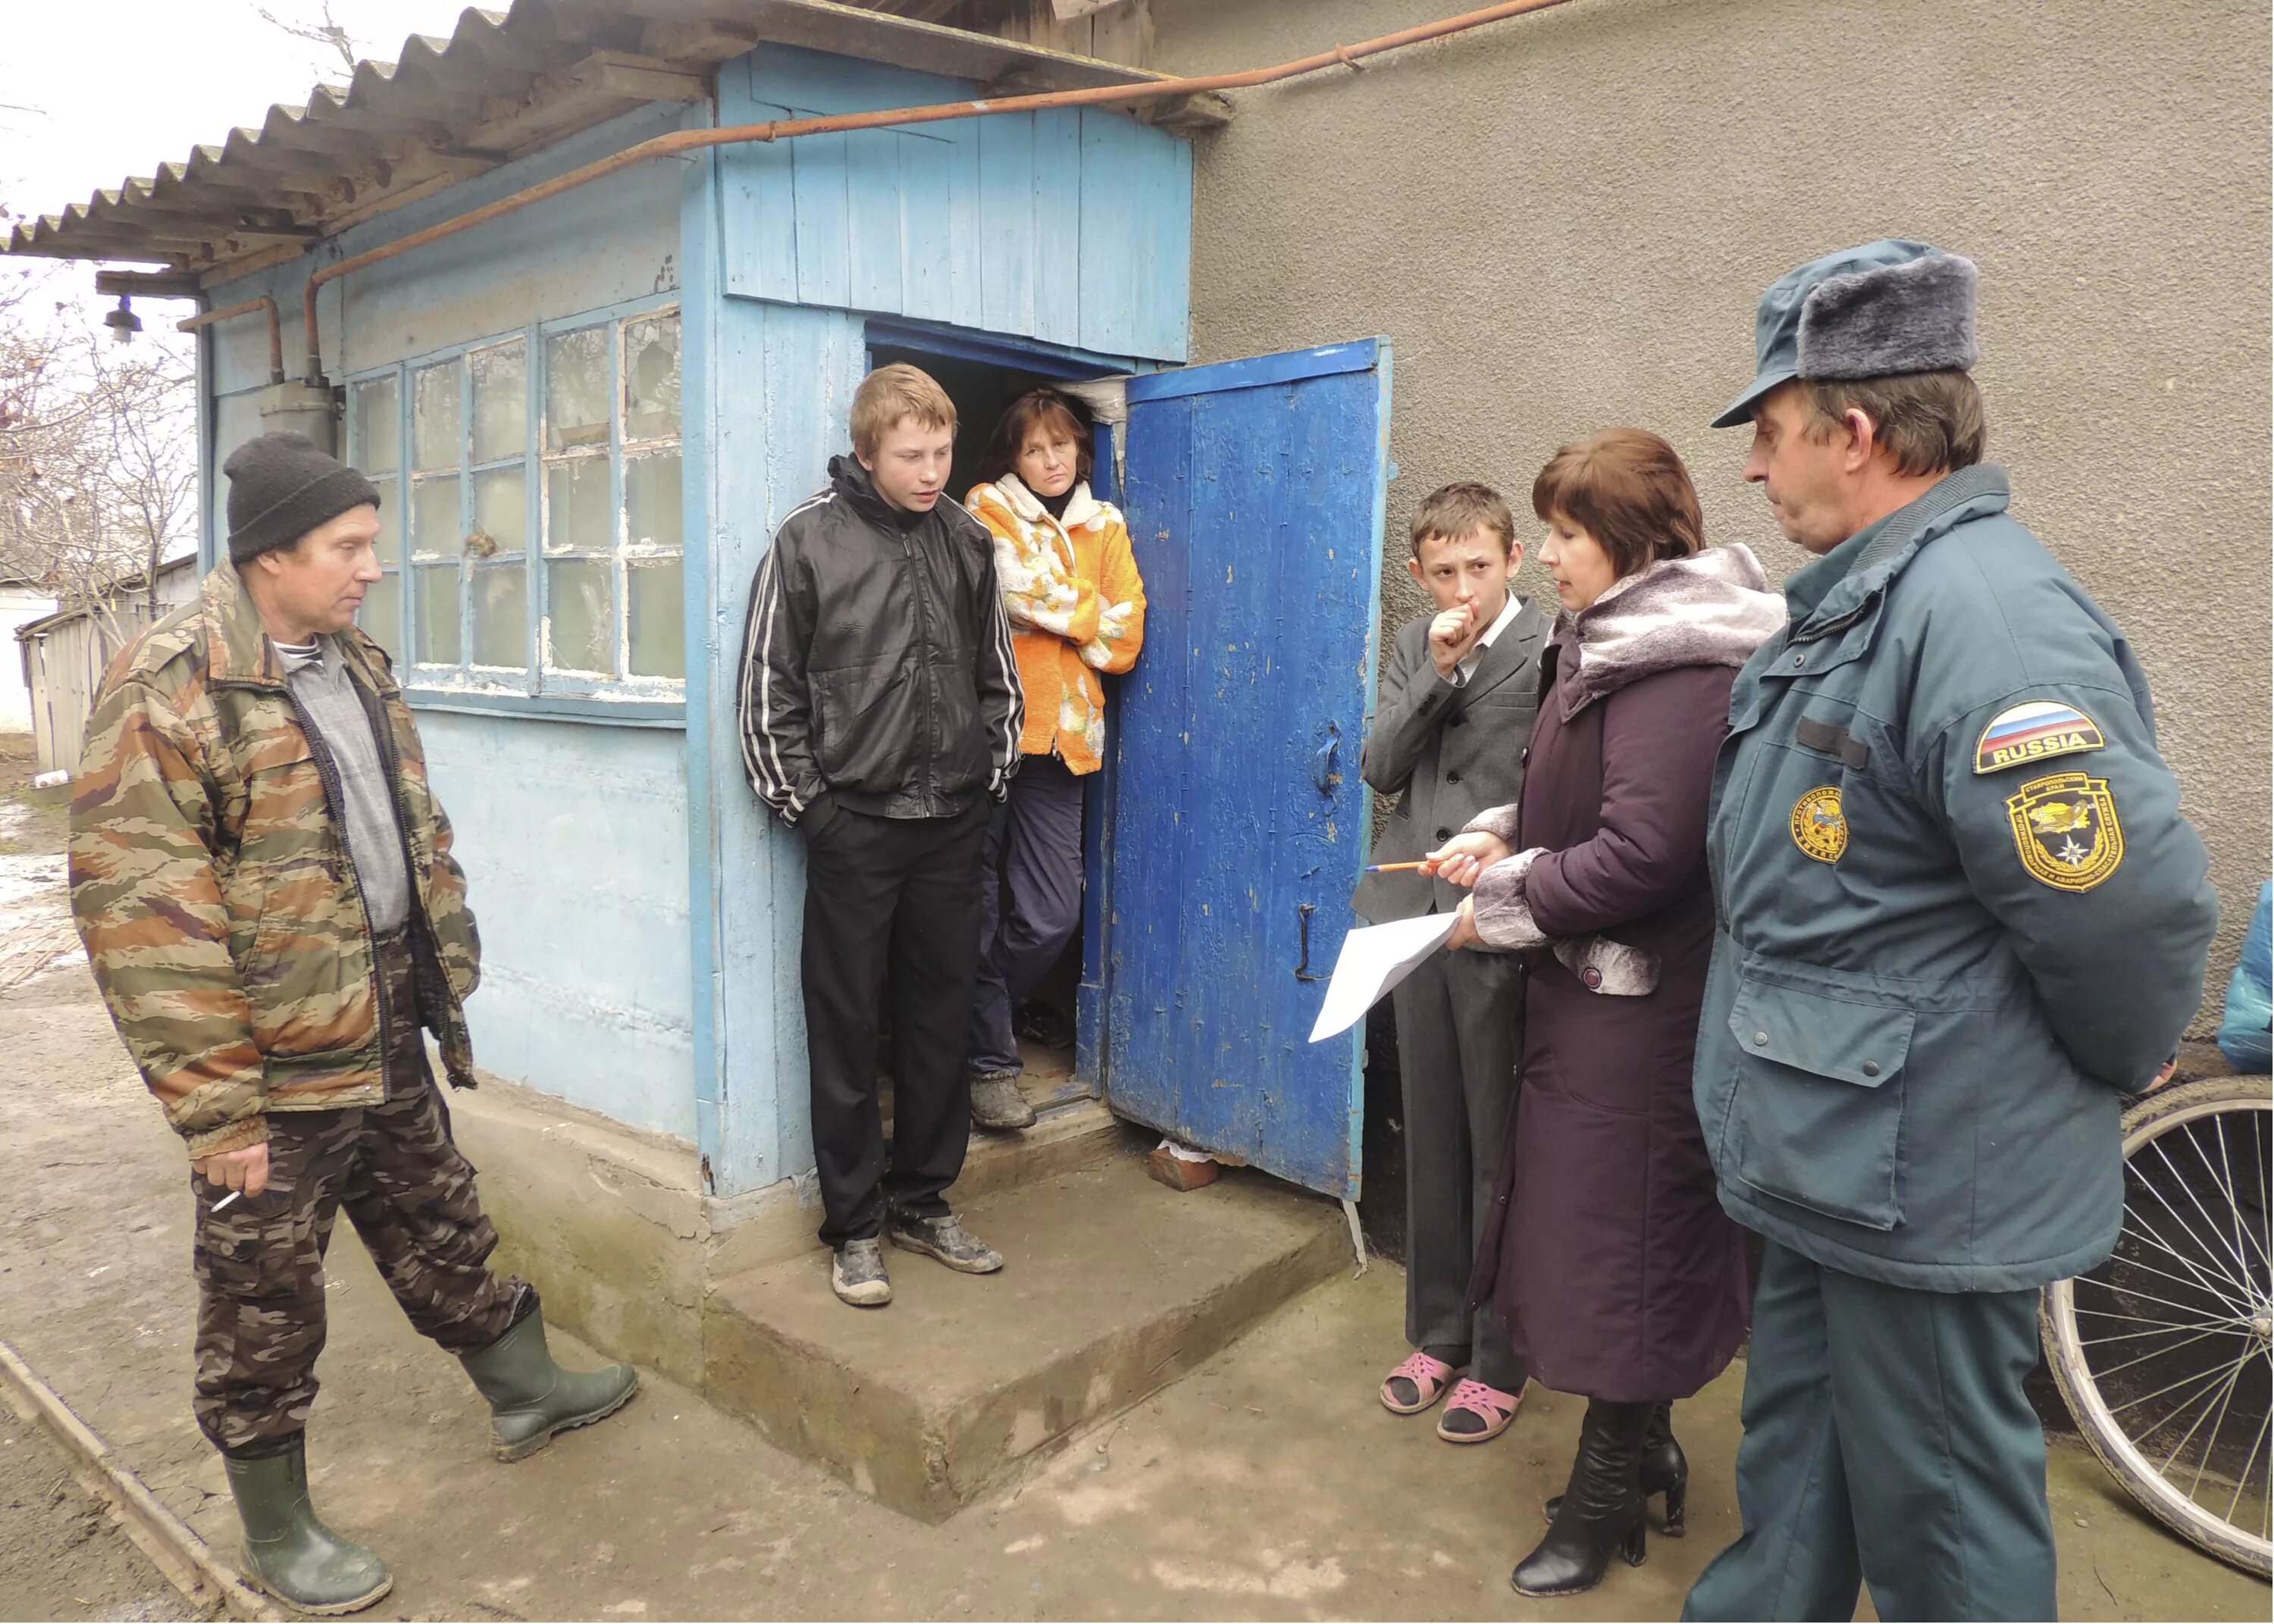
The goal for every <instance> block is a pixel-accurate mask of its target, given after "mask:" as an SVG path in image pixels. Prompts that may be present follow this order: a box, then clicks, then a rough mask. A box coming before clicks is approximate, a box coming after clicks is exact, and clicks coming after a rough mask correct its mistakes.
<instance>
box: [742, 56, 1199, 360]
mask: <svg viewBox="0 0 2274 1624" xmlns="http://www.w3.org/2000/svg"><path fill="white" fill-rule="evenodd" d="M973 94H975V86H971V85H968V84H966V83H964V82H963V81H961V80H959V79H937V78H933V77H931V76H930V75H928V74H922V73H911V72H907V71H901V70H898V69H889V68H881V67H877V66H874V65H872V64H866V63H856V62H852V61H848V60H847V59H845V58H843V57H838V56H822V55H819V54H817V53H815V52H811V51H801V50H793V49H783V48H773V49H767V50H764V51H761V52H755V53H753V54H752V55H750V56H745V57H742V58H741V59H740V60H738V61H735V62H732V63H729V64H727V65H726V66H725V67H724V68H722V69H721V70H720V71H719V120H720V122H721V123H723V124H757V123H763V122H765V121H767V120H769V119H778V118H797V117H811V116H813V115H816V114H822V113H850V112H869V111H873V110H875V109H879V108H891V107H910V106H916V105H921V104H923V103H928V102H954V101H960V100H964V99H967V98H968V97H970V96H972V95H973ZM719 184H720V203H721V220H722V238H721V246H722V249H723V256H724V257H723V267H724V274H723V277H722V283H723V290H724V291H725V292H727V293H729V294H735V295H740V296H742V297H749V298H762V299H773V300H777V301H779V302H780V303H783V304H795V305H823V306H826V307H828V308H832V309H840V310H857V311H864V312H877V313H878V314H885V315H899V316H909V317H915V318H917V319H920V320H930V321H940V322H946V323H951V324H953V325H954V326H957V327H970V328H973V329H975V330H978V331H983V332H990V333H999V334H1005V335H1011V336H1014V337H1020V338H1038V339H1042V340H1044V341H1046V342H1051V343H1057V344H1068V345H1077V346H1079V347H1081V348H1082V349H1085V350H1096V351H1097V352H1099V353H1101V354H1105V355H1127V356H1142V357H1147V358H1148V359H1151V360H1161V361H1181V360H1183V359H1184V358H1185V353H1186V327H1187V325H1188V321H1187V312H1188V307H1189V305H1190V302H1191V299H1190V285H1189V282H1190V273H1191V265H1192V234H1193V211H1192V191H1193V188H1192V149H1191V147H1188V146H1186V144H1185V143H1184V142H1183V141H1181V140H1178V139H1177V138H1176V137H1174V136H1171V135H1168V134H1165V133H1163V132H1161V131H1158V130H1155V129H1152V128H1149V127H1148V126H1147V125H1144V124H1138V123H1137V122H1136V121H1135V120H1133V119H1132V118H1130V117H1126V115H1124V114H1120V113H1114V112H1110V111H1106V110H1103V109H1065V110H1060V111H1056V112H1047V113H1020V114H1013V115H1009V116H1005V117H994V118H978V119H968V120H960V121H957V122H954V123H950V124H917V125H913V126H911V127H909V128H907V129H902V130H868V131H859V132H853V133H851V134H846V135H828V136H808V137H804V138H802V139H798V140H795V141H790V142H785V143H783V144H781V145H779V146H748V147H730V148H727V149H726V150H725V151H724V153H723V154H722V156H721V157H720V160H719Z"/></svg>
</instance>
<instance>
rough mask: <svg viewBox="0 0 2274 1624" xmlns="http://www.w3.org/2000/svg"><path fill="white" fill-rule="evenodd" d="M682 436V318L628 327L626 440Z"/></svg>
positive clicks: (631, 323)
mask: <svg viewBox="0 0 2274 1624" xmlns="http://www.w3.org/2000/svg"><path fill="white" fill-rule="evenodd" d="M678 432H679V318H678V316H677V315H675V314H674V315H669V316H653V317H651V318H649V319H648V320H644V321H627V322H626V323H624V438H625V439H626V440H661V439H663V438H665V437H666V436H667V435H672V434H676V433H678Z"/></svg>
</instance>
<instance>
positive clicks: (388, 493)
mask: <svg viewBox="0 0 2274 1624" xmlns="http://www.w3.org/2000/svg"><path fill="white" fill-rule="evenodd" d="M371 483H372V487H373V489H374V490H376V491H377V492H379V538H378V539H377V540H376V541H374V542H373V543H372V546H373V549H374V550H375V551H376V552H377V553H379V567H380V568H381V569H393V568H395V566H396V565H397V564H400V563H401V562H403V502H402V494H403V493H402V492H400V491H398V490H397V489H395V476H394V475H392V474H389V475H388V477H385V478H383V479H373V481H372V482H371Z"/></svg>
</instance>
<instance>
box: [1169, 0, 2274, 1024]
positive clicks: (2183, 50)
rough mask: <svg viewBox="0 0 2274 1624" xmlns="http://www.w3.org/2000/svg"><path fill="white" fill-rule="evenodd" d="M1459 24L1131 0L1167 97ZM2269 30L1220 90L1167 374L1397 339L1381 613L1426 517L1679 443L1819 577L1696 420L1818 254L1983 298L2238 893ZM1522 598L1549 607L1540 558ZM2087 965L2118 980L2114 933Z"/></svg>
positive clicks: (1494, 51) (1915, 24) (2014, 34)
mask: <svg viewBox="0 0 2274 1624" xmlns="http://www.w3.org/2000/svg"><path fill="white" fill-rule="evenodd" d="M1459 9H1462V8H1461V4H1460V0H1154V15H1155V21H1156V29H1157V33H1156V41H1157V53H1156V62H1155V65H1156V67H1159V68H1161V69H1163V70H1165V71H1169V72H1172V73H1200V72H1221V71H1231V70H1235V69H1240V68H1249V67H1260V66H1263V65H1265V64H1271V63H1276V62H1282V61H1285V60H1288V59H1290V58H1291V57H1294V56H1303V55H1307V54H1309V53H1311V52H1314V51H1318V50H1323V49H1329V48H1331V47H1332V46H1333V45H1335V44H1336V43H1337V42H1338V41H1340V42H1349V41H1357V40H1361V39H1367V38H1371V37H1374V36H1375V35H1378V34H1387V33H1389V32H1391V31H1393V30H1395V29H1398V28H1404V27H1408V26H1412V25H1414V24H1416V23H1419V22H1425V21H1429V20H1433V19H1435V18H1438V17H1442V16H1446V15H1449V14H1450V13H1452V12H1453V11H1457V10H1459ZM2268 98H2269V26H2268V15H2267V11H2266V8H2265V6H2264V4H2263V0H2188V3H2187V4H2180V5H2174V4H2169V3H2168V0H2029V3H2026V4H2025V3H2023V0H1992V4H1983V3H1982V0H1904V4H1901V5H1891V4H1885V0H1577V3H1576V4H1570V5H1566V6H1561V7H1558V8H1556V9H1555V10H1553V11H1546V12H1543V13H1540V14H1538V15H1536V16H1532V17H1527V18H1523V19H1517V20H1514V21H1510V22H1503V23H1499V24H1495V25H1492V26H1488V27H1487V28H1484V29H1480V30H1478V31H1474V32H1472V33H1469V34H1461V35H1456V36H1454V37H1453V38H1451V39H1449V40H1446V41H1439V42H1436V43H1434V44H1431V45H1427V46H1421V47H1418V48H1416V49H1412V50H1408V51H1405V52H1402V53H1398V54H1395V55H1392V56H1383V57H1378V58H1375V59H1374V60H1373V61H1371V62H1369V63H1368V64H1367V66H1366V68H1365V70H1364V71H1362V72H1351V71H1347V70H1339V69H1338V70H1336V71H1333V72H1330V73H1326V74H1321V75H1317V76H1314V77H1312V78H1310V79H1299V80H1295V81H1292V82H1291V83H1288V84H1285V85H1281V86H1270V87H1267V88H1263V89H1259V90H1250V91H1245V92H1241V93H1239V94H1238V95H1236V96H1235V98H1234V101H1235V102H1236V104H1237V115H1236V117H1235V118H1234V120H1233V122H1232V123H1231V126H1230V127H1229V128H1227V129H1225V130H1224V131H1221V132H1214V133H1211V134H1209V135H1206V136H1203V137H1201V139H1200V140H1199V142H1198V144H1197V147H1196V158H1197V162H1196V163H1195V166H1194V167H1195V176H1196V179H1195V184H1196V192H1197V196H1196V199H1195V210H1196V221H1195V228H1194V234H1193V359H1194V360H1196V361H1207V360H1219V359H1224V358H1226V357H1233V356H1240V355H1248V354H1254V353H1256V352H1259V351H1264V350H1284V349H1288V348H1292V347H1296V346H1299V345H1307V344H1314V343H1322V342H1329V341H1332V340H1337V339H1345V338H1353V337H1359V336H1364V335H1374V334H1382V335H1388V336H1389V338H1390V339H1391V340H1392V341H1393V342H1394V344H1395V346H1396V350H1395V353H1396V364H1395V365H1396V370H1395V390H1396V398H1395V402H1394V407H1393V416H1392V420H1391V443H1392V448H1393V455H1394V456H1395V457H1396V459H1397V462H1398V463H1399V465H1400V467H1401V470H1402V473H1401V477H1399V478H1398V480H1397V482H1396V483H1395V484H1393V485H1391V486H1390V497H1389V534H1388V536H1387V537H1386V538H1385V539H1384V544H1383V551H1384V555H1385V563H1386V566H1387V568H1385V572H1384V575H1385V585H1386V593H1385V603H1386V605H1387V607H1386V609H1385V617H1386V619H1387V620H1389V623H1390V624H1391V625H1393V626H1394V625H1395V624H1396V623H1397V621H1398V620H1402V619H1403V618H1404V616H1405V615H1407V614H1409V613H1414V612H1415V611H1417V610H1418V609H1419V607H1420V605H1421V599H1420V598H1419V593H1418V591H1417V590H1416V589H1415V588H1414V586H1413V585H1412V583H1411V582H1410V581H1409V580H1408V579H1407V578H1406V576H1405V574H1404V555H1405V542H1404V537H1405V526H1406V523H1407V518H1408V515H1410V513H1411V511H1412V507H1413V505H1414V504H1415V503H1416V502H1418V501H1419V500H1420V498H1421V497H1422V496H1424V495H1426V494H1427V492H1429V491H1431V490H1433V489H1434V488H1435V487H1436V486H1437V485H1441V484H1442V483H1444V482H1445V481H1447V480H1449V479H1455V478H1463V477H1471V478H1482V479H1485V480H1487V481H1488V482H1490V483H1492V484H1494V485H1496V486H1497V487H1498V488H1499V489H1501V490H1502V492H1503V493H1505V494H1506V495H1507V496H1508V497H1509V498H1510V505H1511V506H1512V507H1513V508H1515V509H1516V510H1517V517H1518V521H1519V526H1518V535H1519V537H1520V538H1525V539H1527V540H1531V539H1532V538H1536V535H1537V527H1536V526H1535V525H1534V524H1533V523H1532V517H1531V511H1530V508H1531V498H1530V493H1531V487H1532V476H1533V475H1534V474H1535V473H1536V472H1537V471H1538V470H1539V469H1540V465H1541V464H1542V463H1544V462H1546V461H1547V458H1548V457H1549V455H1552V454H1553V453H1554V451H1555V448H1556V447H1558V446H1559V445H1562V443H1564V442H1565V441H1567V440H1572V439H1574V438H1577V436H1579V435H1581V434H1583V433H1585V432H1589V431H1591V430H1593V429H1597V428H1600V427H1603V426H1606V425H1611V424H1622V423H1623V424H1632V425H1637V426H1639V427H1644V428H1648V429H1652V430H1653V431H1655V432H1659V433H1660V434H1663V435H1665V436H1666V437H1667V438H1668V440H1671V441H1673V443H1674V444H1675V447H1677V448H1678V449H1679V450H1680V451H1681V453H1682V455H1683V459H1684V460H1685V461H1686V462H1688V463H1689V465H1690V472H1691V475H1692V477H1694V478H1695V479H1696V481H1697V483H1698V491H1699V493H1700V495H1701V497H1702V499H1703V500H1704V504H1705V510H1706V532H1707V536H1706V538H1707V540H1708V542H1709V543H1712V542H1729V541H1742V542H1744V543H1746V544H1747V545H1750V546H1751V547H1752V548H1753V549H1754V551H1755V552H1757V553H1759V554H1760V556H1761V558H1762V560H1763V562H1764V563H1765V564H1766V565H1767V567H1768V568H1769V570H1770V573H1771V574H1772V575H1778V574H1783V573H1789V572H1790V571H1791V570H1792V569H1794V568H1798V566H1799V565H1800V564H1801V563H1802V562H1803V561H1804V555H1803V554H1802V553H1800V552H1799V550H1798V549H1796V548H1795V547H1793V546H1791V545H1789V544H1788V543H1787V542H1785V541H1784V539H1783V538H1781V536H1780V535H1779V534H1778V532H1777V530H1776V528H1775V526H1774V524H1773V523H1772V521H1771V519H1770V517H1769V513H1768V507H1767V503H1766V501H1765V500H1763V498H1762V497H1761V495H1760V494H1759V492H1757V491H1755V490H1753V489H1751V487H1749V486H1747V485H1745V484H1744V483H1743V478H1742V477H1741V469H1742V465H1743V460H1744V455H1745V450H1746V443H1747V435H1746V432H1745V431H1743V430H1725V431H1715V430H1712V429H1709V428H1707V427H1706V423H1707V421H1708V420H1709V419H1710V418H1711V417H1713V415H1714V413H1715V412H1717V411H1718V410H1721V407H1722V406H1724V405H1726V404H1727V403H1728V401H1729V399H1730V398H1731V397H1732V396H1733V395H1736V392H1737V391H1738V389H1739V388H1740V387H1742V386H1743V384H1744V383H1745V381H1746V380H1748V379H1750V378H1751V375H1752V358H1753V357H1752V331H1753V306H1754V302H1755V301H1756V299H1758V297H1759V295H1760V293H1761V290H1762V289H1764V288H1766V286H1767V285H1768V283H1769V282H1773V280H1775V278H1777V277H1778V276H1780V275H1781V274H1783V273H1784V272H1785V271H1787V270H1788V269H1790V268H1791V267H1794V266H1796V265H1797V264H1800V263H1801V262H1803V261H1804V260H1806V259H1812V258H1814V257H1815V256H1816V255H1818V254H1819V253H1823V252H1827V251H1829V250H1831V249H1834V248H1839V247H1844V246H1847V245H1849V244H1855V243H1860V242H1865V241H1869V240H1871V239H1872V238H1875V237H1888V236H1894V237H1922V238H1924V239H1925V240H1927V241H1929V242H1931V243H1934V244H1937V245H1939V246H1940V247H1944V248H1946V249H1949V250H1951V251H1953V252H1960V253H1963V254H1966V255H1968V256H1969V257H1970V258H1972V259H1975V260H1977V262H1978V263H1979V264H1980V266H1981V267H1982V312H1981V330H1982V347H1983V360H1982V365H1981V366H1980V368H1979V369H1978V371H1977V374H1976V375H1977V378H1978V380H1980V382H1981V385H1982V388H1983V393H1984V398H1985V401H1986V403H1987V410H1988V416H1989V425H1990V451H1989V455H1990V457H1991V459H1992V461H1995V462H2002V463H2004V464H2005V465H2006V466H2007V468H2009V469H2010V470H2012V472H2013V477H2014V492H2015V502H2014V512H2015V514H2016V515H2017V516H2018V517H2020V518H2021V519H2022V521H2023V522H2024V523H2028V524H2029V526H2030V527H2031V528H2032V529H2033V530H2035V531H2036V532H2037V535H2038V536H2039V537H2041V538H2043V539H2044V541H2045V543H2046V544H2047V545H2049V546H2051V547H2052V550H2053V551H2054V552H2055V553H2057V554H2059V557H2060V558H2061V560H2062V561H2063V562H2065V563H2066V564H2067V566H2068V567H2069V568H2070V569H2071V570H2073V571H2074V573H2075V574H2076V575H2078V576H2079V578H2081V579H2082V581H2083V582H2084V583H2085V584H2086V586H2087V587H2088V588H2089V589H2090V590H2091V591H2092V592H2093V593H2094V595H2095V596H2096V597H2097V598H2098V599H2099V600H2100V602H2101V603H2102V604H2103V605H2105V607H2106V608H2107V609H2108V611H2109V612H2110V613H2112V615H2113V616H2114V617H2115V618H2116V620H2118V621H2119V623H2120V624H2121V625H2122V626H2123V628H2125V630H2126V632H2127V634H2128V635H2130V636H2131V638H2132V640H2133V642H2134V643H2135V645H2136V646H2137V648H2138V649H2139V650H2140V653H2141V656H2142V659H2143V660H2144V661H2145V663H2146V665H2147V666H2148V670H2149V673H2150V678H2151V680H2153V682H2154V685H2155V690H2156V699H2157V722H2158V726H2159V728H2160V730H2161V737H2162V740H2163V743H2164V748H2165V752H2166V754H2167V755H2168V756H2169V758H2170V760H2171V762H2172V766H2173V767H2174V768H2175V769H2176V770H2177V771H2178V773H2179V776H2180V781H2181V783H2182V784H2183V785H2184V786H2185V790H2186V798H2187V801H2186V804H2187V812H2188V815H2189V816H2191V817H2193V819H2194V820H2195V823H2196V826H2197V827H2198V828H2200V829H2201V830H2202V832H2203V835H2204V837H2205V838H2206V839H2207V840H2208V842H2209V844H2210V850H2211V854H2212V862H2213V877H2214V878H2215V879H2216V881H2217V882H2218V888H2219V893H2220V897H2221V899H2222V903H2223V905H2224V906H2223V914H2224V918H2223V921H2222V928H2221V932H2220V938H2219V943H2218V947H2217V949H2216V950H2215V951H2214V953H2213V956H2212V962H2211V974H2212V978H2213V979H2212V980H2211V981H2210V983H2209V984H2208V985H2207V987H2206V989H2205V990H2206V995H2207V1001H2206V1009H2205V1017H2204V1022H2203V1023H2202V1024H2205V1025H2207V1024H2215V1022H2216V1019H2217V1014H2218V1007H2219V1002H2220V1000H2221V999H2222V998H2223V996H2224V994H2225V981H2226V976H2227V974H2228V973H2229V972H2230V971H2231V970H2232V968H2233V957H2234V952H2235V950H2236V948H2237V946H2238V944H2239V942H2240V935H2241V931H2242V929H2243V926H2244V924H2245V923H2246V922H2247V918H2248V911H2249V908H2250V906H2251V904H2252V903H2253V902H2254V901H2255V898H2256V896H2257V889H2258V883H2259V882H2260V880H2261V879H2262V878H2263V877H2264V876H2265V875H2266V872H2267V868H2268V856H2269V854H2268V839H2269V824H2268V805H2267V803H2268V795H2269V786H2270V776H2274V765H2270V756H2269V709H2270V684H2269V670H2270V647H2274V628H2270V619H2269V583H2270V577H2274V567H2270V545H2269V511H2268V504H2269V490H2268V462H2269V457H2268V452H2269V411H2270V402H2269V392H2268V382H2269V368H2270V357H2269V342H2268V341H2269V327H2268V310H2269V298H2270V286H2269V256H2270V245H2269V229H2268V222H2269V194H2268V149H2269V118H2268ZM1521 590H1524V591H1525V592H1527V593H1532V592H1547V593H1549V594H1550V598H1549V601H1551V602H1552V601H1553V598H1552V588H1550V586H1549V584H1548V583H1547V580H1546V578H1545V575H1544V574H1543V573H1542V572H1541V571H1540V570H1539V569H1538V568H1536V566H1534V565H1532V564H1531V563H1527V564H1526V565H1525V576H1524V580H1523V582H1522V584H1521ZM2110 951H2117V952H2120V951H2123V949H2122V944H2114V943H2112V944H2110Z"/></svg>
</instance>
